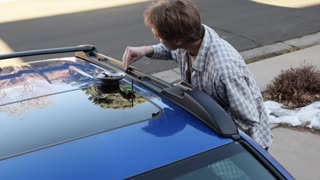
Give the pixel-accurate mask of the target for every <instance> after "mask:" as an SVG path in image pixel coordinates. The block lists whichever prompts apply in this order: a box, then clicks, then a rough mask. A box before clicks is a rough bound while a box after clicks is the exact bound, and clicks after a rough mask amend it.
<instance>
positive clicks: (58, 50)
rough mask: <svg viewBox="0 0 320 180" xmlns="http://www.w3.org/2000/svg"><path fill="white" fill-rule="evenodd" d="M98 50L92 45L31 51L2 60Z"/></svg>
mask: <svg viewBox="0 0 320 180" xmlns="http://www.w3.org/2000/svg"><path fill="white" fill-rule="evenodd" d="M95 49H96V48H95V47H94V46H92V45H80V46H74V47H62V48H52V49H40V50H30V51H21V52H15V53H11V54H3V55H0V60H3V59H10V58H18V57H26V56H36V55H45V54H58V53H68V52H77V51H84V52H88V51H94V50H95Z"/></svg>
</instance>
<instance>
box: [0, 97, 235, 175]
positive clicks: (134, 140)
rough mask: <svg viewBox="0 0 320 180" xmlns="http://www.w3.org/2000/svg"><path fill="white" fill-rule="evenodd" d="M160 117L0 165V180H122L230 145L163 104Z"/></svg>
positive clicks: (3, 162)
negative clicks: (162, 111)
mask: <svg viewBox="0 0 320 180" xmlns="http://www.w3.org/2000/svg"><path fill="white" fill-rule="evenodd" d="M163 103H164V104H166V105H167V106H168V108H164V113H163V115H162V116H161V117H159V118H157V119H154V120H151V121H146V122H142V123H138V124H134V125H131V126H127V127H124V128H120V129H116V130H113V131H109V132H105V133H101V134H97V135H94V136H90V137H87V138H83V139H79V140H76V141H71V142H68V143H64V144H60V145H57V146H53V147H50V148H45V149H42V150H39V151H35V152H32V153H28V154H25V155H21V156H18V157H15V158H9V159H6V160H2V161H1V162H0V179H6V180H11V179H123V178H125V177H129V176H132V175H136V174H139V173H141V172H145V171H148V170H151V169H154V168H157V167H160V166H163V165H165V164H168V163H171V162H174V161H177V160H180V159H183V158H186V157H189V156H192V155H195V154H198V153H200V152H203V151H206V150H209V149H212V148H215V147H217V146H221V145H223V144H227V143H230V142H232V140H230V139H224V138H221V137H219V136H217V135H216V134H215V133H213V132H212V131H211V130H209V129H208V128H206V127H205V126H204V125H203V124H202V123H200V122H199V121H197V120H196V119H195V118H194V117H193V116H191V115H189V114H188V113H186V112H184V111H183V110H182V109H180V108H179V107H175V105H172V104H170V103H169V102H166V101H164V102H163Z"/></svg>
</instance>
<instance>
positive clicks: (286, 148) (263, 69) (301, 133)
mask: <svg viewBox="0 0 320 180" xmlns="http://www.w3.org/2000/svg"><path fill="white" fill-rule="evenodd" d="M290 42H291V43H295V47H297V49H300V50H296V51H293V52H290V53H285V54H283V55H279V56H274V57H270V58H266V59H263V57H264V56H265V57H267V56H273V55H277V53H275V52H273V53H269V54H268V53H267V50H272V51H275V50H277V47H278V46H279V43H277V44H274V45H270V46H268V47H266V48H265V49H264V48H259V49H253V50H251V51H247V52H245V53H243V52H242V54H247V55H248V56H247V57H246V58H247V60H248V57H249V55H250V57H251V58H252V59H260V60H259V61H256V62H253V63H250V64H248V68H249V70H250V71H251V73H252V74H253V76H254V77H255V79H256V81H257V83H258V86H259V88H260V89H261V91H264V90H265V89H266V86H267V84H269V83H271V81H272V79H273V78H274V77H276V76H277V75H279V74H280V73H281V71H282V70H286V69H289V68H290V67H297V66H300V65H301V64H310V65H314V66H316V67H319V68H320V45H319V44H320V43H319V42H320V36H319V33H317V34H314V35H312V36H308V37H303V38H299V39H294V40H290ZM309 46H311V47H309ZM278 50H279V49H278ZM291 50H292V49H291ZM289 51H290V49H289ZM254 54H255V55H256V56H254ZM262 59H263V60H262ZM153 75H154V76H156V77H158V78H161V79H165V80H167V81H168V82H170V83H172V82H174V81H176V80H178V79H180V75H179V71H178V69H177V68H175V69H171V70H167V71H163V72H159V73H155V74H153ZM272 133H273V137H274V142H273V145H272V146H271V147H270V154H271V155H272V156H274V157H275V158H276V159H277V160H278V161H279V162H280V163H281V164H282V165H283V166H284V167H285V168H286V169H287V170H288V171H289V172H290V173H291V174H292V175H293V176H294V177H295V178H296V179H310V180H311V179H320V174H319V172H318V169H319V168H318V166H319V162H320V156H319V152H320V141H319V138H320V136H319V133H317V134H316V133H311V131H309V130H297V129H293V128H285V127H276V128H273V129H272Z"/></svg>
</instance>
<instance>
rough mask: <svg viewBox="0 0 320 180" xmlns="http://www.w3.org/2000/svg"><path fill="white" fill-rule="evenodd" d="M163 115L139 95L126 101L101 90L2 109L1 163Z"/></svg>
mask: <svg viewBox="0 0 320 180" xmlns="http://www.w3.org/2000/svg"><path fill="white" fill-rule="evenodd" d="M122 83H126V82H124V81H122ZM160 111H161V109H160V108H159V107H157V106H156V105H154V104H153V103H151V102H150V101H148V100H147V99H145V98H144V97H142V96H140V95H139V94H135V95H134V97H126V96H124V95H123V94H122V93H120V92H119V90H108V89H104V88H102V87H99V86H93V87H89V88H84V89H78V90H73V91H69V92H65V93H59V94H54V95H50V96H44V97H39V98H34V99H30V100H25V101H21V102H18V103H13V104H7V105H4V106H0V144H1V146H0V159H3V158H7V157H11V156H13V155H17V154H20V153H24V152H28V151H32V150H35V149H39V148H43V147H46V146H49V145H53V144H58V143H61V142H65V141H69V140H73V139H77V138H81V137H85V136H89V135H92V134H96V133H100V132H105V131H108V130H112V129H115V128H119V127H122V126H126V125H129V124H133V123H137V122H140V121H144V120H147V119H151V118H152V117H153V116H154V115H157V114H159V112H160Z"/></svg>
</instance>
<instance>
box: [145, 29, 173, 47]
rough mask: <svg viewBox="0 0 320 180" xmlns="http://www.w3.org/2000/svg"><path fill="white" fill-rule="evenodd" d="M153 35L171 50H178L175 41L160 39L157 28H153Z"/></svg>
mask: <svg viewBox="0 0 320 180" xmlns="http://www.w3.org/2000/svg"><path fill="white" fill-rule="evenodd" d="M151 31H152V34H153V36H154V38H155V39H156V40H158V41H159V42H160V43H161V44H163V45H164V46H165V47H166V48H167V49H169V50H176V49H177V48H178V47H177V45H176V41H175V40H165V39H162V38H161V37H159V34H158V32H157V30H156V29H155V28H153V27H152V28H151Z"/></svg>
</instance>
